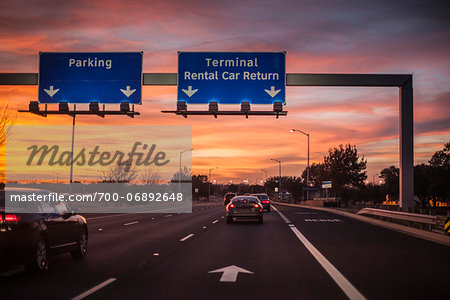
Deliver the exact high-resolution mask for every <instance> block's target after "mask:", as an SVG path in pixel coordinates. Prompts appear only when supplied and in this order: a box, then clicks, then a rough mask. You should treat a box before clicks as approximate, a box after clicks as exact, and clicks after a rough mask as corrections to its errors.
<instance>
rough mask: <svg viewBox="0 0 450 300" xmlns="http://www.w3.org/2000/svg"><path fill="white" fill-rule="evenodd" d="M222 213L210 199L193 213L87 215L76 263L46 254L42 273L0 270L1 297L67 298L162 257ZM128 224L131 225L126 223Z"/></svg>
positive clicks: (67, 256) (217, 205)
mask: <svg viewBox="0 0 450 300" xmlns="http://www.w3.org/2000/svg"><path fill="white" fill-rule="evenodd" d="M221 216H223V206H222V205H221V203H217V204H215V203H213V204H202V205H199V206H198V208H196V207H194V209H193V213H192V214H121V215H112V216H110V217H105V216H98V215H97V216H96V217H93V218H92V219H90V220H89V218H88V224H89V250H88V254H87V256H86V258H85V259H84V260H82V261H79V262H77V261H74V260H72V259H71V257H70V255H69V254H63V255H60V256H56V257H53V258H52V259H51V261H50V269H49V271H48V272H46V273H45V274H43V275H36V274H27V273H26V272H20V271H21V270H23V269H21V268H18V269H17V271H18V273H17V274H12V275H9V276H3V275H2V273H0V280H1V283H2V285H3V284H4V285H7V286H8V289H7V292H6V294H3V296H13V297H14V298H20V299H35V298H36V296H37V295H39V297H40V298H45V299H47V298H55V299H68V298H72V297H74V296H76V295H78V294H80V293H82V292H83V291H84V290H87V289H89V288H90V287H92V286H94V285H96V284H98V283H100V282H102V281H104V280H105V279H108V278H110V277H111V276H112V275H116V274H128V273H135V272H136V271H139V269H140V268H142V267H144V266H145V265H146V264H151V263H152V262H153V261H154V260H155V259H157V258H158V256H155V255H154V254H155V253H158V254H159V255H160V256H164V255H167V254H168V253H170V251H173V250H172V249H174V248H175V249H176V248H178V243H179V239H181V238H182V237H183V236H184V235H185V233H186V232H195V233H196V234H200V233H201V232H202V231H204V230H208V227H209V226H206V228H203V227H205V225H210V224H211V222H212V221H214V220H217V219H218V218H221ZM134 222H137V223H134ZM130 223H133V224H131V225H125V224H130ZM100 229H101V230H100ZM8 273H11V272H6V274H8ZM124 276H126V275H124ZM24 287H26V289H24ZM7 298H8V297H7Z"/></svg>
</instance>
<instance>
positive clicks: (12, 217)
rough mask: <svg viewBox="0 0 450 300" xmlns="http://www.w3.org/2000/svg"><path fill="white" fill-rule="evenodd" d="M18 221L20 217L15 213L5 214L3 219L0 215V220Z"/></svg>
mask: <svg viewBox="0 0 450 300" xmlns="http://www.w3.org/2000/svg"><path fill="white" fill-rule="evenodd" d="M3 221H5V222H19V221H20V219H19V217H18V216H16V215H5V219H3V216H0V222H3Z"/></svg>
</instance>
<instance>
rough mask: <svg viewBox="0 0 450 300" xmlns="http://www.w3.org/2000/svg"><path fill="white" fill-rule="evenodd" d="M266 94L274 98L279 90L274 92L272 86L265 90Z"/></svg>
mask: <svg viewBox="0 0 450 300" xmlns="http://www.w3.org/2000/svg"><path fill="white" fill-rule="evenodd" d="M265 91H266V93H267V94H269V95H270V97H272V98H273V97H275V96H276V95H277V94H278V93H279V92H280V91H281V90H275V87H274V86H271V87H270V90H265Z"/></svg>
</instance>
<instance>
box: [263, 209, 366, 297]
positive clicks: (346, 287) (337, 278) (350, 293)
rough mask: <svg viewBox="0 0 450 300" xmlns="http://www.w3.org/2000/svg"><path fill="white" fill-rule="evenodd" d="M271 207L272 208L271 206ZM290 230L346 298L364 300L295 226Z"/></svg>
mask: <svg viewBox="0 0 450 300" xmlns="http://www.w3.org/2000/svg"><path fill="white" fill-rule="evenodd" d="M272 207H273V206H272ZM273 208H274V210H275V211H276V212H277V213H278V214H279V215H280V217H281V218H282V219H283V220H284V221H285V222H286V223H291V221H289V219H288V218H286V216H285V215H284V214H283V213H282V212H280V211H279V210H277V209H276V208H275V207H273ZM289 227H290V228H291V230H292V231H293V232H294V234H295V235H296V236H297V238H298V239H299V240H300V242H302V244H303V245H304V246H305V247H306V249H308V251H309V252H310V253H311V254H312V255H313V256H314V258H315V259H316V260H317V261H318V262H319V264H320V265H321V266H322V268H324V269H325V271H327V273H328V275H330V276H331V278H333V280H334V282H336V284H337V285H338V286H339V287H340V288H341V290H342V291H343V292H344V293H345V294H346V295H347V297H348V298H349V299H351V300H353V299H366V298H365V297H364V296H363V295H362V294H361V293H360V292H359V291H358V290H357V289H356V288H355V287H354V286H353V285H352V284H351V283H350V281H348V280H347V278H345V277H344V275H342V273H341V272H339V271H338V269H336V267H335V266H333V265H332V264H331V263H330V262H329V261H328V259H326V258H325V256H323V255H322V253H320V252H319V250H317V249H316V247H314V246H313V244H311V242H310V241H308V239H307V238H306V237H305V236H304V235H303V234H302V233H301V232H300V231H299V230H298V229H297V227H295V226H290V225H289Z"/></svg>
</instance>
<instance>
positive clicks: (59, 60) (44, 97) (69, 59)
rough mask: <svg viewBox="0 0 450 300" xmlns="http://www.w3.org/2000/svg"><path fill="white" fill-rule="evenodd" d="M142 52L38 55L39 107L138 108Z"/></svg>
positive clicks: (44, 53)
mask: <svg viewBox="0 0 450 300" xmlns="http://www.w3.org/2000/svg"><path fill="white" fill-rule="evenodd" d="M141 98H142V52H87V53H81V52H73V53H68V52H67V53H64V52H61V53H56V52H41V53H39V96H38V100H39V102H40V103H59V102H61V101H68V102H69V103H89V102H91V101H98V102H99V103H120V102H121V101H129V102H130V103H131V104H140V103H141Z"/></svg>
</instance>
